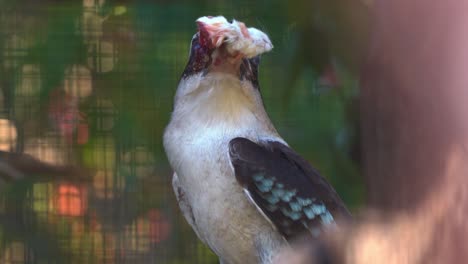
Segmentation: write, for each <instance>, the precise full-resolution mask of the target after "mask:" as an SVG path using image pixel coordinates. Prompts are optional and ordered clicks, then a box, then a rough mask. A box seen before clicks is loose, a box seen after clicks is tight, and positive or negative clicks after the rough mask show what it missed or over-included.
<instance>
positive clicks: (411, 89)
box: [289, 0, 468, 263]
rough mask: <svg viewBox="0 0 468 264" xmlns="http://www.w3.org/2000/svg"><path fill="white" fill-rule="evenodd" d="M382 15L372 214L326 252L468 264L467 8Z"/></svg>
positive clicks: (372, 84) (402, 2)
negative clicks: (467, 243) (467, 244)
mask: <svg viewBox="0 0 468 264" xmlns="http://www.w3.org/2000/svg"><path fill="white" fill-rule="evenodd" d="M373 8H374V10H373V19H374V22H373V28H372V30H371V37H370V43H369V46H368V48H369V50H368V54H367V58H366V60H365V61H366V62H365V65H364V67H363V68H362V76H361V77H362V78H361V80H362V81H361V83H362V85H361V89H362V90H361V101H360V102H361V120H362V121H361V122H362V123H361V128H362V142H363V153H364V154H363V158H364V159H363V160H364V164H363V165H364V166H363V168H364V176H365V178H366V182H367V190H368V205H369V209H370V210H369V211H371V210H372V213H367V214H365V216H364V217H363V218H362V219H360V220H359V221H358V222H357V223H356V224H354V225H352V226H350V227H349V228H344V229H342V230H341V231H342V232H340V233H338V234H334V235H331V236H330V238H329V239H328V240H327V241H326V242H325V244H324V245H325V247H323V246H324V245H322V247H321V248H322V249H323V248H325V249H324V250H325V251H327V250H326V249H328V251H327V252H328V256H327V258H328V259H329V260H332V263H336V262H338V263H468V250H466V249H467V246H466V242H467V240H468V221H467V220H466V219H467V216H468V28H467V25H468V1H465V0H445V1H440V0H387V1H377V2H376V3H375V5H374V7H373ZM303 249H305V251H303V252H302V253H304V252H308V256H309V257H310V256H313V254H312V255H311V254H310V252H316V251H311V250H310V245H309V247H306V248H303ZM315 258H316V256H315ZM310 261H311V260H310V259H304V258H302V259H299V260H298V262H296V263H310ZM316 262H317V261H316ZM289 263H291V262H289Z"/></svg>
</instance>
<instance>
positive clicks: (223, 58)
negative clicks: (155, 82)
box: [163, 16, 351, 264]
mask: <svg viewBox="0 0 468 264" xmlns="http://www.w3.org/2000/svg"><path fill="white" fill-rule="evenodd" d="M196 23H197V26H198V30H197V32H196V34H195V35H194V36H193V38H192V41H191V46H190V54H189V59H188V63H187V65H186V67H185V69H184V71H183V73H182V76H181V78H180V81H179V84H178V87H177V90H176V94H175V97H174V106H173V107H174V109H173V111H172V113H171V117H170V121H169V123H168V125H167V126H166V129H165V131H164V136H163V144H164V149H165V152H166V155H167V157H168V161H169V163H170V165H171V167H172V169H173V170H174V174H173V177H172V185H173V189H174V193H175V196H176V198H177V201H178V204H179V207H180V209H181V211H182V214H183V215H184V217H185V219H186V220H187V222H188V223H189V224H190V226H191V227H192V229H193V230H194V232H195V233H196V235H197V236H198V238H199V239H200V240H201V241H202V242H203V243H205V244H206V245H208V246H209V247H210V248H211V249H212V250H213V252H214V253H215V254H216V255H217V256H218V257H219V260H220V263H223V264H224V263H229V264H231V263H232V264H237V263H261V264H267V263H272V262H273V260H274V258H275V255H276V254H277V253H278V251H279V250H280V249H281V248H283V247H285V246H287V245H288V244H289V243H290V242H291V241H293V240H294V239H296V238H298V237H300V236H302V235H306V236H310V237H313V238H317V237H319V236H320V234H321V233H322V232H323V231H324V230H325V229H326V228H334V227H336V226H337V223H338V222H339V221H338V219H348V218H350V217H351V216H350V213H349V211H348V209H347V208H346V206H345V204H344V203H343V201H342V200H341V198H340V197H339V196H338V194H337V193H336V191H335V190H334V189H333V187H332V186H331V185H330V184H329V183H328V182H327V181H326V180H325V179H324V178H323V177H322V176H320V174H319V172H318V171H317V170H316V169H315V168H313V167H312V166H311V165H310V164H309V163H308V162H307V161H306V160H305V159H304V158H302V157H301V156H300V155H299V154H297V153H296V152H295V151H294V150H293V149H292V148H291V147H290V146H289V145H288V144H287V143H286V141H285V140H284V139H283V138H282V137H281V136H280V135H279V133H278V132H277V130H276V129H275V127H274V125H273V123H272V122H271V120H270V118H269V117H268V114H267V112H266V110H265V107H264V104H263V101H262V97H261V93H260V87H259V80H258V67H259V63H260V55H261V54H262V53H265V52H269V51H270V50H271V49H272V48H273V45H272V43H271V41H270V39H269V37H268V35H266V34H265V33H264V32H262V31H261V30H258V29H256V28H253V27H250V28H248V27H247V26H246V25H245V24H244V23H242V22H240V21H236V20H233V21H232V22H229V21H227V19H226V18H224V17H223V16H214V17H213V16H205V17H200V18H199V19H197V20H196Z"/></svg>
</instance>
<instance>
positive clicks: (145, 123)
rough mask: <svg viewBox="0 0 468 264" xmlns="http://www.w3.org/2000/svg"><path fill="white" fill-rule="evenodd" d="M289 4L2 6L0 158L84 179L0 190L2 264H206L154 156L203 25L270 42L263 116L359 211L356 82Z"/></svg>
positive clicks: (97, 1)
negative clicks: (220, 20) (66, 169)
mask: <svg viewBox="0 0 468 264" xmlns="http://www.w3.org/2000/svg"><path fill="white" fill-rule="evenodd" d="M293 2H294V3H288V1H279V0H278V1H257V2H252V1H247V0H244V1H207V0H205V1H193V2H188V1H164V0H160V1H106V0H83V1H53V0H48V1H33V0H17V1H9V0H0V150H1V151H6V152H18V153H26V154H29V155H31V156H33V157H36V158H37V159H39V160H41V161H44V162H47V163H50V164H55V165H74V166H78V167H82V168H85V169H89V171H90V173H91V174H92V177H91V179H90V180H89V181H88V182H84V183H79V184H78V183H74V182H68V181H67V180H66V178H67V175H64V176H63V177H60V178H61V179H58V178H57V179H52V180H49V181H40V182H37V181H35V179H34V175H31V176H32V177H30V178H29V177H28V178H27V179H24V180H21V181H18V182H14V183H4V184H2V185H1V187H0V188H1V189H0V192H1V194H2V199H1V203H0V221H1V222H0V263H5V264H10V263H11V264H12V263H18V264H19V263H217V258H216V257H215V256H214V255H213V253H211V251H210V250H209V249H208V248H206V247H205V246H204V245H203V244H202V243H201V242H199V241H198V240H197V238H196V236H195V234H194V233H193V232H192V230H191V229H190V227H189V226H188V225H187V224H186V223H185V220H184V219H183V217H182V215H181V213H180V212H179V209H178V207H177V204H176V201H175V197H174V195H173V193H172V187H171V185H170V182H171V174H172V172H171V169H170V167H169V164H168V162H167V160H166V157H165V154H164V151H163V147H162V134H163V130H164V127H165V125H166V124H167V122H168V120H169V116H170V112H171V109H172V100H173V95H174V92H175V89H176V87H177V83H178V80H179V77H180V75H181V72H182V70H183V68H184V67H185V63H186V61H187V56H188V49H189V44H190V40H191V38H192V35H193V34H194V33H195V31H196V27H195V23H194V21H195V20H196V19H197V18H198V17H200V16H203V15H224V16H226V18H228V19H232V18H236V19H238V20H241V21H244V22H246V24H247V25H249V26H254V27H257V28H259V29H261V30H263V31H265V32H267V33H268V34H269V35H270V38H271V40H272V42H273V44H274V46H275V48H274V49H273V51H272V52H271V53H269V54H266V55H264V56H263V58H262V64H261V69H260V85H261V91H262V93H263V98H264V100H265V105H266V108H267V111H268V112H269V114H270V117H271V118H272V120H273V122H274V123H275V125H276V126H277V128H278V130H279V132H280V134H282V135H283V137H284V138H285V139H286V140H287V141H288V142H289V144H290V145H291V146H292V147H293V148H294V149H296V150H297V151H298V152H299V153H300V154H301V155H303V156H304V157H305V158H306V159H307V160H309V161H310V162H311V163H312V164H314V166H315V167H317V168H318V169H319V171H321V172H322V174H323V175H324V176H325V177H327V179H328V180H329V181H330V182H331V183H332V184H333V185H334V186H335V188H336V189H337V191H338V193H339V194H340V195H341V196H342V198H343V199H344V200H345V202H346V204H347V205H348V206H349V207H350V208H351V209H352V208H356V207H357V206H359V204H360V203H361V202H362V200H363V197H364V193H363V187H362V180H361V178H360V166H359V157H360V154H359V147H358V146H359V142H358V134H359V131H358V126H359V123H358V122H359V117H358V110H357V104H356V102H357V98H358V87H357V82H356V79H355V76H354V75H353V74H352V73H351V72H352V71H350V70H349V69H347V67H346V65H349V64H347V63H345V62H343V56H342V55H341V54H340V52H341V50H340V49H339V47H338V49H335V47H332V46H330V45H329V42H328V39H327V34H324V33H323V32H322V30H327V29H330V28H331V29H332V30H333V29H334V27H335V25H334V24H333V23H334V21H333V19H331V20H330V19H328V20H327V19H322V16H321V15H322V14H321V13H320V12H318V11H317V10H315V9H314V8H313V7H312V6H310V5H308V4H307V2H308V1H293ZM335 30H340V29H335ZM32 174H34V173H32Z"/></svg>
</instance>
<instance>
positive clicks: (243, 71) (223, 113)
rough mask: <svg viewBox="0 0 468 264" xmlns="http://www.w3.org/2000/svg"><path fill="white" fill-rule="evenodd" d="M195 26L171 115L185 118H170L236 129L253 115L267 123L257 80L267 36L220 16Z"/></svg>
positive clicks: (269, 46) (202, 21) (269, 42)
mask: <svg viewBox="0 0 468 264" xmlns="http://www.w3.org/2000/svg"><path fill="white" fill-rule="evenodd" d="M196 22H197V26H198V30H197V33H196V34H195V35H194V36H193V38H192V43H191V47H190V57H189V61H188V63H187V66H186V68H185V70H184V73H183V75H182V78H181V80H180V82H179V86H178V89H177V92H176V96H175V100H174V101H175V102H174V109H175V112H177V113H183V114H180V115H177V114H176V115H173V116H181V117H184V118H185V117H186V116H188V115H191V116H196V117H197V120H198V121H200V120H203V122H201V121H200V122H199V123H205V121H206V122H217V121H219V120H224V122H229V121H233V122H232V123H233V124H234V123H236V122H240V120H244V121H245V119H246V117H247V116H248V117H251V116H252V115H251V114H247V115H246V113H253V112H255V113H256V116H259V115H262V116H263V115H264V116H265V118H264V119H265V120H267V117H266V114H263V113H264V109H263V102H262V99H261V95H260V91H259V89H258V88H259V85H258V77H257V75H258V64H259V62H260V58H259V55H260V54H262V53H264V52H267V51H270V50H271V49H272V48H273V45H272V44H271V41H270V39H269V38H268V36H267V35H266V34H265V33H263V32H262V31H260V30H258V29H255V28H247V27H246V26H245V24H244V23H242V22H239V21H236V20H233V21H232V22H228V21H227V20H226V19H225V18H224V17H222V16H218V17H201V18H199V19H198V20H197V21H196ZM259 113H262V114H259ZM244 121H242V122H244ZM265 123H269V121H265Z"/></svg>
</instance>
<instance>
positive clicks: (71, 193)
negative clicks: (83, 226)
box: [56, 184, 88, 216]
mask: <svg viewBox="0 0 468 264" xmlns="http://www.w3.org/2000/svg"><path fill="white" fill-rule="evenodd" d="M87 207H88V199H87V190H86V188H84V187H78V186H76V185H72V184H60V185H59V186H58V188H57V196H56V208H57V213H58V214H60V215H65V216H82V215H83V214H84V213H85V211H86V209H87Z"/></svg>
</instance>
